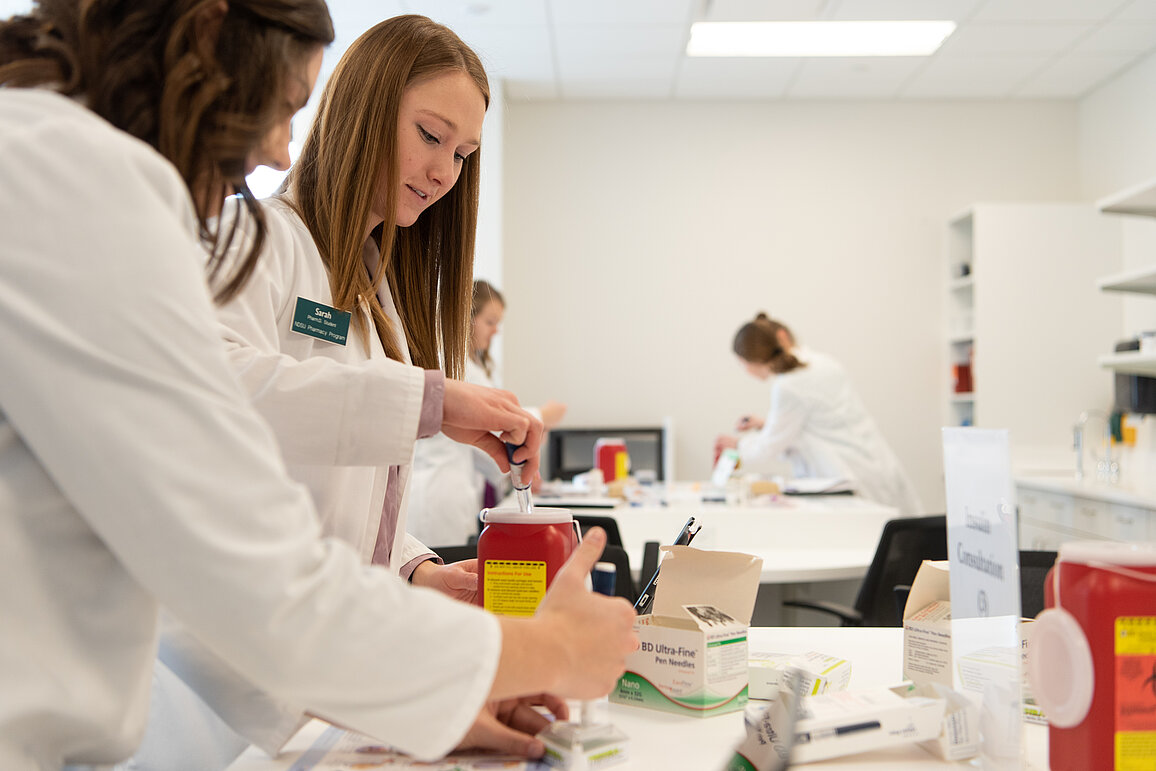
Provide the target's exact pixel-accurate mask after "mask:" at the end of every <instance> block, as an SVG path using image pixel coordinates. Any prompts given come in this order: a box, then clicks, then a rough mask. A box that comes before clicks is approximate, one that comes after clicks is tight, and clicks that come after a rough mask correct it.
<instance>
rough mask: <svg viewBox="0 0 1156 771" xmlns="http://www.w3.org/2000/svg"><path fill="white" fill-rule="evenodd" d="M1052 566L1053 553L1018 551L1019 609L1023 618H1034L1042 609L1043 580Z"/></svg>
mask: <svg viewBox="0 0 1156 771" xmlns="http://www.w3.org/2000/svg"><path fill="white" fill-rule="evenodd" d="M1054 564H1056V552H1054V551H1027V550H1023V549H1021V550H1020V609H1021V613H1022V615H1023V617H1024V618H1035V617H1036V616H1038V615H1039V614H1040V611H1042V610H1043V609H1044V579H1045V578H1046V577H1047V575H1048V571H1049V570H1051V568H1052V565H1054Z"/></svg>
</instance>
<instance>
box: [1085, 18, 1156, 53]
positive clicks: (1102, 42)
mask: <svg viewBox="0 0 1156 771" xmlns="http://www.w3.org/2000/svg"><path fill="white" fill-rule="evenodd" d="M1153 48H1156V21H1151V22H1143V21H1130V22H1122V21H1111V22H1108V23H1107V24H1105V25H1103V26H1102V27H1099V28H1098V29H1096V30H1095V31H1094V32H1092V34H1091V35H1089V36H1088V37H1086V38H1084V39H1083V40H1081V41H1080V42H1079V43H1077V44H1076V45H1075V46H1074V47H1073V48H1072V53H1076V54H1108V53H1112V54H1138V53H1144V52H1146V51H1151V50H1152V49H1153Z"/></svg>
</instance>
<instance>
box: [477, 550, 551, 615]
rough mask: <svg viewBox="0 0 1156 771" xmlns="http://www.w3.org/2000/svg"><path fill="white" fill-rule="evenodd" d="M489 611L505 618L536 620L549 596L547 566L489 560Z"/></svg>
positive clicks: (485, 587)
mask: <svg viewBox="0 0 1156 771" xmlns="http://www.w3.org/2000/svg"><path fill="white" fill-rule="evenodd" d="M485 572H486V577H485V579H484V582H483V584H482V593H483V594H484V595H485V600H484V602H485V608H486V610H488V611H490V612H491V613H498V614H501V615H503V616H532V615H534V611H536V610H537V609H538V603H540V602H541V601H542V598H543V597H544V596H545V595H546V563H545V562H523V561H521V560H486V566H485Z"/></svg>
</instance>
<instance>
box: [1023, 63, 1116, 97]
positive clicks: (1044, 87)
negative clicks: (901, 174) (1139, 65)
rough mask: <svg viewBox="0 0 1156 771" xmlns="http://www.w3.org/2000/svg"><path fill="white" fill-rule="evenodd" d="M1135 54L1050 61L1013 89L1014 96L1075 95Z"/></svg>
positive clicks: (1082, 93)
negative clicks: (1050, 62)
mask: <svg viewBox="0 0 1156 771" xmlns="http://www.w3.org/2000/svg"><path fill="white" fill-rule="evenodd" d="M1135 58H1136V57H1135V55H1128V54H1120V55H1115V56H1075V55H1068V56H1065V57H1063V58H1062V59H1060V60H1059V61H1056V62H1053V63H1052V64H1050V65H1049V66H1048V67H1047V68H1046V69H1044V70H1042V71H1041V72H1039V73H1037V74H1036V75H1034V76H1033V77H1032V78H1031V79H1030V80H1028V81H1026V82H1025V83H1024V84H1023V85H1021V86H1020V87H1019V88H1017V89H1016V91H1015V96H1017V97H1027V98H1033V99H1035V98H1059V99H1078V98H1079V97H1081V96H1083V95H1084V94H1085V93H1086V92H1088V91H1090V90H1091V89H1092V88H1093V87H1095V86H1096V85H1098V84H1099V83H1101V82H1103V81H1105V80H1107V79H1109V78H1111V77H1112V76H1113V75H1115V74H1116V73H1117V72H1120V71H1121V70H1123V69H1124V68H1125V67H1127V66H1128V65H1129V64H1131V63H1132V62H1133V61H1134V60H1135Z"/></svg>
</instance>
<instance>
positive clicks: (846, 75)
mask: <svg viewBox="0 0 1156 771" xmlns="http://www.w3.org/2000/svg"><path fill="white" fill-rule="evenodd" d="M925 63H926V60H924V59H921V58H918V57H913V56H886V57H883V56H871V57H846V58H829V59H828V58H824V59H808V60H805V61H804V62H803V64H802V66H801V67H800V68H799V71H798V73H797V74H796V76H795V78H794V80H793V81H792V82H791V85H790V88H789V90H788V91H787V96H788V97H791V98H796V97H799V98H824V99H827V98H850V99H864V98H872V99H878V98H891V97H894V96H897V95H898V94H899V91H900V89H901V88H902V86H903V84H904V83H906V82H907V81H908V80H909V79H910V78H911V76H912V75H913V74H915V73H916V72H917V71H918V70H919V69H920V68H921V67H923V66H924V64H925Z"/></svg>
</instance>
